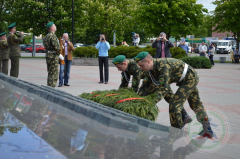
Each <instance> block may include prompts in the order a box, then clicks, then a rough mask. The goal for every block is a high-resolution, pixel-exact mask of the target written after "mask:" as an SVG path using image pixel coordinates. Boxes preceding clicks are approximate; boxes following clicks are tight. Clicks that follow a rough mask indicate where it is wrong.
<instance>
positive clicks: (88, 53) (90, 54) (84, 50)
mask: <svg viewBox="0 0 240 159" xmlns="http://www.w3.org/2000/svg"><path fill="white" fill-rule="evenodd" d="M141 51H147V52H149V54H151V55H152V56H153V57H154V56H155V54H156V49H155V48H152V46H146V47H145V48H140V47H138V46H129V47H127V46H122V45H121V46H117V47H112V46H111V49H110V50H109V51H108V55H109V56H108V57H109V58H114V57H116V56H117V55H125V56H126V57H127V58H133V57H135V56H137V54H138V53H139V52H141ZM170 52H171V54H172V55H173V58H181V57H184V56H186V53H185V51H184V50H183V49H182V48H178V47H174V48H171V49H170ZM73 56H74V57H81V58H83V57H85V58H96V57H97V56H98V50H97V49H96V48H95V47H92V46H87V47H78V48H76V49H75V51H74V52H73Z"/></svg>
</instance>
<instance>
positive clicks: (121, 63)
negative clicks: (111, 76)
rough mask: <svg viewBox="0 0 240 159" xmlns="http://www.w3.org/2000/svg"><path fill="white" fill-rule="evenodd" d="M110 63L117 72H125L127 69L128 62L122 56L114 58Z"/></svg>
mask: <svg viewBox="0 0 240 159" xmlns="http://www.w3.org/2000/svg"><path fill="white" fill-rule="evenodd" d="M112 63H113V64H114V65H115V66H116V67H117V68H118V71H126V70H127V68H128V61H127V59H126V57H125V56H124V55H118V56H116V57H115V58H114V59H113V61H112Z"/></svg>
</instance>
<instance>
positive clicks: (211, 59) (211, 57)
mask: <svg viewBox="0 0 240 159" xmlns="http://www.w3.org/2000/svg"><path fill="white" fill-rule="evenodd" d="M209 59H210V61H211V63H212V65H214V61H213V55H210V56H209Z"/></svg>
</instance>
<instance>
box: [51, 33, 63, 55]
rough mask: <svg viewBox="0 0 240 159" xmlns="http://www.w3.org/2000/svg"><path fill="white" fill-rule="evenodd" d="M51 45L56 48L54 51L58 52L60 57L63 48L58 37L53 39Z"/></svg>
mask: <svg viewBox="0 0 240 159" xmlns="http://www.w3.org/2000/svg"><path fill="white" fill-rule="evenodd" d="M50 40H51V44H52V46H53V47H54V50H55V51H56V52H57V54H58V55H59V54H60V52H61V46H60V44H59V41H58V38H57V37H56V36H53V37H51V39H50Z"/></svg>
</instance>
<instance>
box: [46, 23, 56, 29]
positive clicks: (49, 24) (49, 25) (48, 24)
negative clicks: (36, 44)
mask: <svg viewBox="0 0 240 159" xmlns="http://www.w3.org/2000/svg"><path fill="white" fill-rule="evenodd" d="M53 24H54V22H49V23H47V25H46V27H47V28H49V27H51V26H52V25H53Z"/></svg>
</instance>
